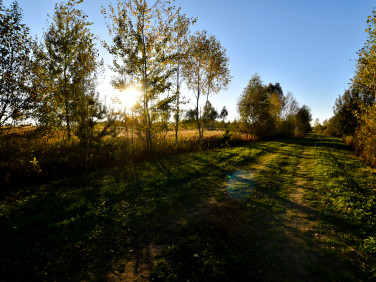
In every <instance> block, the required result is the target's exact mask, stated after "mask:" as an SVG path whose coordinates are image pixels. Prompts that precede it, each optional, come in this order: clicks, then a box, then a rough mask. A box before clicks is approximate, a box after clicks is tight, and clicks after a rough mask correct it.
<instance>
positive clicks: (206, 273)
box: [0, 135, 375, 281]
mask: <svg viewBox="0 0 376 282" xmlns="http://www.w3.org/2000/svg"><path fill="white" fill-rule="evenodd" d="M333 140H334V141H333ZM317 143H319V144H323V145H324V144H325V146H321V145H320V146H316V145H315V144H317ZM337 143H339V144H337ZM341 144H342V143H341V142H340V141H339V140H337V139H327V138H326V137H325V138H323V137H321V136H319V135H310V136H308V137H306V138H297V139H291V140H281V141H278V142H259V143H253V144H243V145H241V146H239V147H236V148H225V149H216V150H209V151H205V152H198V153H189V154H180V155H174V156H169V157H164V158H155V159H152V160H148V161H143V162H138V163H129V164H126V165H122V166H119V167H115V168H112V169H107V170H103V171H96V172H93V173H88V174H84V175H82V176H81V177H74V178H71V179H68V180H64V181H57V182H53V183H49V184H46V185H42V186H36V187H33V188H30V189H25V190H23V191H22V192H19V193H14V194H8V197H7V198H3V200H2V202H1V206H0V230H1V233H0V280H5V281H7V280H11V281H12V280H28V281H34V280H38V281H39V280H56V281H66V280H68V279H70V280H74V281H76V280H90V281H91V280H96V281H102V280H106V279H107V275H108V274H109V273H119V274H120V273H121V272H123V271H124V269H125V265H126V264H127V263H128V262H129V261H141V260H142V259H143V256H144V254H143V250H144V249H145V247H146V246H149V245H150V244H153V245H157V246H160V247H161V251H160V252H159V253H158V254H157V256H156V258H155V265H154V266H153V267H152V274H151V277H150V279H153V280H160V281H165V280H170V281H186V280H187V279H191V281H226V280H227V281H252V280H253V281H260V280H261V281H276V280H278V281H281V280H294V279H295V280H301V279H304V280H307V281H309V280H314V279H319V280H320V281H333V280H345V279H348V280H351V279H354V277H358V278H359V279H362V280H366V279H368V278H369V277H371V275H370V273H372V271H371V270H370V268H367V269H366V268H365V267H364V264H367V265H368V264H369V265H371V264H372V263H373V261H374V258H373V256H372V255H370V256H368V257H366V256H365V255H363V254H362V250H361V248H360V245H361V244H362V243H363V240H364V239H365V238H367V236H372V234H373V232H374V231H375V229H374V224H373V220H372V214H373V212H374V210H373V209H374V208H373V207H368V206H367V207H368V209H367V210H365V207H364V206H363V204H362V203H363V202H364V197H370V196H371V195H373V190H372V187H371V186H372V185H367V184H366V183H369V181H373V179H374V178H373V177H374V176H372V175H370V173H369V172H366V171H363V172H362V173H360V172H359V170H360V171H362V169H364V165H362V164H361V163H359V162H358V161H357V160H354V159H352V158H348V153H347V150H346V149H343V150H342V149H340V148H341ZM303 150H308V151H312V150H315V151H316V152H319V151H320V150H322V151H323V152H322V154H313V155H311V157H312V156H313V157H314V158H313V159H312V158H309V156H308V158H305V159H304V165H306V166H309V167H308V168H307V170H306V172H305V173H304V175H303V174H301V172H300V171H299V169H298V165H299V164H300V162H301V158H302V152H303ZM328 152H329V153H330V154H331V155H334V156H335V159H330V158H329V157H328V156H327V155H325V154H329V153H328ZM268 156H271V158H270V160H269V161H268V162H267V163H266V164H265V166H264V167H263V168H262V169H260V170H259V171H258V173H257V174H256V176H255V182H256V183H257V185H256V189H255V190H253V192H252V193H250V195H249V196H248V197H247V198H245V199H243V200H235V199H233V198H231V197H230V196H229V194H228V193H227V192H226V189H225V188H226V181H227V179H228V177H229V176H230V175H232V174H233V173H234V172H236V171H238V170H247V169H252V165H254V164H256V163H257V162H258V161H259V160H260V158H262V157H266V158H267V157H268ZM321 159H323V160H327V159H328V160H330V161H328V162H326V161H324V162H323V161H320V160H321ZM333 167H334V168H336V167H338V169H337V168H336V169H334V170H333ZM343 168H346V172H347V177H342V176H341V173H340V172H339V170H340V169H343ZM352 168H353V169H354V170H352ZM298 176H299V177H303V178H304V179H305V181H306V187H305V188H306V189H308V190H307V191H309V194H308V197H307V199H309V201H310V202H311V203H312V208H314V209H315V210H314V211H312V210H310V207H308V208H307V207H303V206H299V205H296V204H295V203H293V202H292V201H291V200H290V199H289V194H290V193H291V191H292V190H291V189H292V187H293V186H294V185H295V179H296V177H298ZM367 181H368V182H367ZM253 183H254V182H253ZM354 183H355V184H354ZM373 183H375V182H373ZM349 185H351V187H347V186H349ZM354 185H355V186H354ZM337 186H338V187H340V188H341V189H339V190H338V191H337V190H335V187H337ZM353 186H354V187H357V188H356V189H353V188H352V187H353ZM333 191H335V193H334V194H333ZM350 192H351V193H350ZM342 193H345V194H344V195H346V197H348V199H350V200H351V201H352V202H353V205H355V206H358V205H359V209H357V210H358V211H359V212H358V213H355V214H352V213H348V212H347V210H346V212H345V209H344V208H343V207H342V206H339V205H337V206H335V207H333V205H328V203H329V202H338V203H339V201H337V200H338V199H339V198H341V197H344V195H343V194H342ZM348 193H350V194H348ZM213 199H214V201H213V202H212V203H211V204H209V202H210V201H212V200H213ZM346 199H347V198H346ZM367 203H368V204H370V203H372V201H370V200H368V201H367ZM360 207H361V208H363V209H364V211H365V212H362V211H360ZM287 208H288V209H297V210H299V209H300V210H301V211H302V212H304V213H312V214H313V218H314V219H319V222H318V224H317V226H316V228H317V231H316V232H320V233H322V234H328V236H329V235H330V238H334V239H335V242H334V240H332V241H330V242H329V241H328V242H322V243H320V244H319V243H317V242H316V241H315V240H314V239H313V235H312V234H300V235H301V236H302V238H303V239H304V240H306V245H307V246H308V250H310V251H311V253H310V254H312V257H314V258H316V259H317V260H312V258H310V257H306V258H304V263H303V264H304V265H305V267H306V269H307V271H306V272H305V273H304V274H302V273H299V269H297V268H295V267H294V265H292V266H290V271H286V260H285V258H286V257H285V256H284V250H285V249H286V242H287V238H286V237H285V236H284V235H283V233H282V232H281V228H282V227H283V226H282V225H283V222H282V221H281V220H280V214H281V213H283V211H284V210H285V209H287ZM342 208H343V209H342ZM314 212H316V213H317V214H318V215H316V214H315V213H314ZM341 220H342V221H341ZM368 221H370V222H371V223H370V224H366V225H364V224H365V223H367V222H368ZM353 224H354V225H353ZM363 225H364V226H368V227H367V228H366V227H362V226H363ZM285 228H287V227H285ZM356 229H358V231H356ZM330 230H334V231H333V232H332V233H331V231H330ZM348 234H350V235H351V236H352V237H351V238H350V239H349V237H348V236H347V235H348ZM298 235H299V234H298ZM345 235H346V236H345ZM341 236H342V237H341ZM332 246H335V247H336V249H334V250H333V249H332V248H331V247H332ZM337 246H343V247H342V249H337ZM348 246H351V247H354V249H355V250H356V252H357V253H359V254H358V255H354V254H353V253H354V252H351V251H346V250H349V248H348ZM345 247H346V248H347V249H346V248H345ZM310 256H311V255H310ZM359 260H360V261H361V262H362V263H363V265H359V263H358V265H357V262H358V261H359ZM136 272H137V271H136ZM307 273H308V277H307V276H306V275H307Z"/></svg>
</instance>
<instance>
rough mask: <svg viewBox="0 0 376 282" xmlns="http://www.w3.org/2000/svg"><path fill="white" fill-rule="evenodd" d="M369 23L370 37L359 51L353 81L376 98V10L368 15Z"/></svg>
mask: <svg viewBox="0 0 376 282" xmlns="http://www.w3.org/2000/svg"><path fill="white" fill-rule="evenodd" d="M367 24H368V27H367V29H366V32H367V33H368V37H367V40H366V42H365V44H364V46H363V48H362V49H360V50H359V51H358V52H357V53H358V56H359V58H358V60H357V68H356V72H355V76H354V78H353V79H352V83H353V85H354V86H355V87H356V88H358V89H361V90H362V92H366V93H367V92H371V93H373V96H374V98H376V71H375V70H376V10H373V11H372V15H371V16H369V17H368V19H367ZM373 100H374V99H373Z"/></svg>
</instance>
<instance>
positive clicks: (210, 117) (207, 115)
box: [202, 101, 219, 129]
mask: <svg viewBox="0 0 376 282" xmlns="http://www.w3.org/2000/svg"><path fill="white" fill-rule="evenodd" d="M218 117H219V115H218V112H217V110H216V109H215V108H214V107H213V106H212V104H211V103H210V102H209V101H207V102H206V103H205V106H204V111H203V116H202V119H203V120H204V121H205V123H204V124H205V125H206V127H207V129H209V128H212V129H213V128H214V123H215V120H216V119H217V118H218Z"/></svg>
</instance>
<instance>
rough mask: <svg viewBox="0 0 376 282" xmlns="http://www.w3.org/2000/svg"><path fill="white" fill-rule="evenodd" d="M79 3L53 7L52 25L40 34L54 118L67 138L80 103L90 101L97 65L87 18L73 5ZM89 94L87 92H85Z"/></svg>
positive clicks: (73, 2)
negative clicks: (63, 128)
mask: <svg viewBox="0 0 376 282" xmlns="http://www.w3.org/2000/svg"><path fill="white" fill-rule="evenodd" d="M81 2H82V0H71V1H68V3H67V4H65V5H64V4H56V6H55V14H54V17H53V22H52V23H51V24H50V25H49V27H48V29H47V31H46V32H45V33H44V47H45V49H46V63H47V68H48V75H49V79H50V81H49V83H50V89H51V92H52V99H53V102H54V105H53V109H54V110H55V111H56V114H57V117H60V118H61V119H62V120H63V121H64V125H65V127H66V129H67V137H68V139H69V138H70V137H71V135H72V127H73V125H74V124H75V123H76V122H78V119H79V115H78V113H79V112H80V109H82V105H81V103H86V102H87V101H86V98H87V99H89V100H92V99H91V97H92V94H91V93H88V92H87V90H90V87H88V85H91V83H92V82H91V81H92V80H95V78H96V77H95V76H96V71H97V69H98V67H99V66H100V65H101V62H100V61H99V60H98V57H99V55H98V51H97V49H96V47H95V36H94V34H92V33H91V31H90V29H89V26H90V25H91V23H89V22H88V21H87V20H86V18H87V16H86V15H85V14H84V13H83V11H82V10H79V9H77V8H76V5H78V4H79V3H81ZM89 92H90V91H89Z"/></svg>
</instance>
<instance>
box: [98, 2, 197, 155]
mask: <svg viewBox="0 0 376 282" xmlns="http://www.w3.org/2000/svg"><path fill="white" fill-rule="evenodd" d="M107 11H109V13H108V12H107ZM102 13H103V14H104V15H105V17H106V19H108V20H109V22H108V29H109V32H110V35H111V36H112V42H111V44H109V43H104V46H105V48H106V49H107V50H108V52H109V53H110V54H112V55H113V56H114V65H113V67H112V69H113V71H115V72H116V73H117V77H116V78H115V79H114V80H113V85H114V86H115V88H117V89H124V88H127V87H129V86H130V85H135V86H136V88H137V89H139V90H140V93H141V96H142V98H141V99H140V101H142V102H141V105H140V106H139V107H137V109H138V111H137V112H138V113H139V115H140V116H142V120H141V122H142V124H141V126H142V127H143V131H144V132H145V140H146V144H147V148H148V151H149V152H151V151H152V135H153V122H154V121H155V120H156V119H158V118H160V116H159V113H162V116H163V115H165V114H166V111H160V109H158V108H156V107H153V105H154V104H156V103H158V102H161V101H163V100H165V99H167V100H168V101H169V103H171V102H172V100H171V99H169V98H168V97H167V98H166V97H164V96H163V93H165V92H166V90H168V89H169V88H170V87H171V81H170V79H171V77H172V76H173V74H174V72H175V69H174V68H173V67H172V66H173V64H174V63H176V61H177V60H178V59H180V58H181V52H180V51H179V48H178V47H179V46H180V43H181V42H180V41H181V39H182V38H184V37H185V35H186V32H187V31H186V29H187V28H188V26H189V24H190V23H191V20H190V19H186V18H185V17H184V16H182V15H181V14H180V8H176V7H175V6H173V5H172V4H171V1H156V2H155V3H154V4H153V3H151V4H150V5H149V3H148V1H145V0H143V1H136V0H132V1H120V0H119V1H118V5H117V6H115V7H114V6H113V5H112V4H110V5H109V9H108V10H106V9H105V8H103V10H102ZM167 100H166V101H167ZM164 118H166V116H165V117H164ZM162 119H163V117H162Z"/></svg>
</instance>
